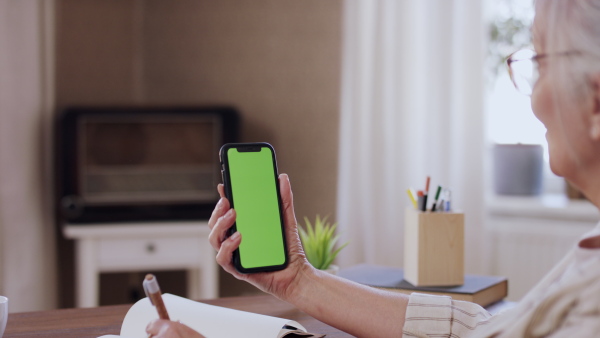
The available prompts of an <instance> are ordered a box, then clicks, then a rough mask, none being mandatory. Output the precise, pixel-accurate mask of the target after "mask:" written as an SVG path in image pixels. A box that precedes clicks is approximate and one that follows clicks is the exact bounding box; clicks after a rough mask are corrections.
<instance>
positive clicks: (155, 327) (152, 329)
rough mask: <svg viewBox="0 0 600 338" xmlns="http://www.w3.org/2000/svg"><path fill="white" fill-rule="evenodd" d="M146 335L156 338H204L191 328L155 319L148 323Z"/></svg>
mask: <svg viewBox="0 0 600 338" xmlns="http://www.w3.org/2000/svg"><path fill="white" fill-rule="evenodd" d="M146 333H148V334H149V335H150V337H156V338H204V336H202V335H201V334H199V333H198V332H196V331H194V330H192V329H191V328H190V327H189V326H186V325H184V324H181V323H179V322H172V321H170V320H166V319H155V320H153V321H151V322H150V323H148V325H147V326H146Z"/></svg>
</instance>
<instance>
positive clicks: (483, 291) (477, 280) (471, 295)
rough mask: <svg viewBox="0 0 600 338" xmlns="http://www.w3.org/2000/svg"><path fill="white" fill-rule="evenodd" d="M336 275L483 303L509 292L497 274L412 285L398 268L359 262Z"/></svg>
mask: <svg viewBox="0 0 600 338" xmlns="http://www.w3.org/2000/svg"><path fill="white" fill-rule="evenodd" d="M339 276H340V277H343V278H346V279H349V280H351V281H354V282H357V283H360V284H364V285H369V286H372V287H375V288H379V289H384V290H389V291H396V292H402V293H405V294H411V293H413V292H419V293H426V294H432V295H443V296H451V297H452V299H455V300H464V301H468V302H473V303H477V304H479V305H481V306H483V307H485V306H488V305H490V304H492V303H495V302H497V301H500V300H502V299H503V298H504V297H506V295H507V294H508V280H507V279H506V278H505V277H499V276H479V275H465V283H464V284H463V285H456V286H443V287H434V286H414V285H412V284H410V283H409V282H407V281H406V280H404V271H403V269H401V268H392V267H384V266H377V265H369V264H361V265H357V266H353V267H350V268H346V269H342V270H340V272H339Z"/></svg>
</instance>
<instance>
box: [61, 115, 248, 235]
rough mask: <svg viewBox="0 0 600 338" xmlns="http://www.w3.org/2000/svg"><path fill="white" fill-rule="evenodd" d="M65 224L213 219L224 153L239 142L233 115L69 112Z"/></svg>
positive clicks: (64, 122)
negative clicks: (225, 147)
mask: <svg viewBox="0 0 600 338" xmlns="http://www.w3.org/2000/svg"><path fill="white" fill-rule="evenodd" d="M56 130H57V141H56V146H57V149H56V156H57V158H56V173H57V183H58V184H57V189H56V192H57V198H56V207H57V211H58V215H59V218H60V220H61V222H63V223H70V224H89V223H97V222H123V221H154V220H186V219H187V220H190V219H207V218H209V217H210V214H211V212H212V209H213V208H214V205H215V203H216V202H217V201H218V199H219V195H218V193H217V190H216V186H217V184H218V183H219V182H220V181H221V172H220V165H219V148H220V147H221V145H223V144H224V143H228V142H237V136H238V114H237V112H236V110H235V109H233V108H230V107H186V108H82V107H77V108H68V109H66V110H65V111H64V112H63V113H62V114H61V115H60V117H59V119H58V123H57V126H56Z"/></svg>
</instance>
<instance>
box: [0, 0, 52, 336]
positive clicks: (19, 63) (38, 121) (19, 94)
mask: <svg viewBox="0 0 600 338" xmlns="http://www.w3.org/2000/svg"><path fill="white" fill-rule="evenodd" d="M52 4H53V1H52V0H0V294H1V295H3V296H7V297H8V298H9V311H10V312H19V311H33V310H44V309H50V308H54V307H55V299H56V283H55V279H56V273H55V268H54V266H55V261H54V260H55V256H54V245H53V243H54V224H53V216H52V215H53V213H52V212H51V210H52V209H51V207H50V200H51V196H52V195H51V194H52V191H51V187H52V184H51V176H50V161H49V156H50V150H51V144H50V140H51V136H50V130H51V129H50V128H51V126H52V119H51V113H52V109H51V107H52V97H53V95H52V92H51V88H52V87H53V84H52V81H53V79H52V69H53V58H52V48H53V47H52V43H51V42H52V35H51V34H52V27H53V24H52V8H53V7H52ZM9 325H10V324H9Z"/></svg>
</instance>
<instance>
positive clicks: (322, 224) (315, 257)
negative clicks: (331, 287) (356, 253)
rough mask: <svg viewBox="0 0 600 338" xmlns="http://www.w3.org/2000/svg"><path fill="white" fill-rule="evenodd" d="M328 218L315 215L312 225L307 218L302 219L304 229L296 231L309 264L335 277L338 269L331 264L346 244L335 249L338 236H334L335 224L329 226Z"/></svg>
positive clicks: (300, 228)
mask: <svg viewBox="0 0 600 338" xmlns="http://www.w3.org/2000/svg"><path fill="white" fill-rule="evenodd" d="M328 217H329V216H325V218H321V217H320V216H319V215H317V218H316V220H315V223H314V225H313V224H311V222H310V220H309V219H308V218H307V217H304V221H305V222H306V229H303V228H302V227H299V228H298V230H299V232H300V240H301V241H302V246H303V247H304V253H305V254H306V258H307V259H308V261H309V262H310V264H312V266H314V267H315V268H317V269H319V270H325V271H328V272H330V273H332V274H334V275H335V274H337V270H338V269H339V268H338V267H337V266H336V265H332V264H331V263H333V260H334V259H335V257H336V256H337V255H338V253H339V252H340V251H341V250H342V249H343V248H344V247H346V245H348V243H344V244H343V245H341V246H340V247H338V248H337V249H336V248H335V244H336V243H337V241H338V240H339V237H340V236H339V235H335V234H334V233H335V228H336V227H337V223H336V224H331V223H330V222H328V221H327V218H328Z"/></svg>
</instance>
